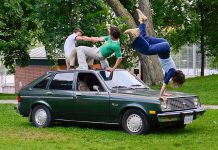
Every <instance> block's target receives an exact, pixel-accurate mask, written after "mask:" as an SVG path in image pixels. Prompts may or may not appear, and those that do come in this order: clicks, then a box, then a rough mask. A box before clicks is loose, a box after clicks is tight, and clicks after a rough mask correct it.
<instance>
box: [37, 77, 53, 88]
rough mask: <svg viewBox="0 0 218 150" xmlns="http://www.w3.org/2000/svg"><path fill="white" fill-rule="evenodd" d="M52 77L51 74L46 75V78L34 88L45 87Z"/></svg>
mask: <svg viewBox="0 0 218 150" xmlns="http://www.w3.org/2000/svg"><path fill="white" fill-rule="evenodd" d="M50 79H51V75H49V76H48V77H46V78H45V79H43V80H42V81H40V82H39V83H37V84H36V85H35V86H34V87H33V88H37V89H45V88H46V86H47V84H48V81H49V80H50Z"/></svg>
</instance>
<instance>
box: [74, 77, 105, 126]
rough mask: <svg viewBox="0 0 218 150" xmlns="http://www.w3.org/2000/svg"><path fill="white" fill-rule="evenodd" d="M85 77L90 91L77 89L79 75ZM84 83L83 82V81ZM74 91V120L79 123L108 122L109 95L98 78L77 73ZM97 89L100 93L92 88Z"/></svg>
mask: <svg viewBox="0 0 218 150" xmlns="http://www.w3.org/2000/svg"><path fill="white" fill-rule="evenodd" d="M82 74H83V75H84V74H85V75H86V76H88V77H89V79H88V87H89V89H90V90H88V91H84V90H80V89H79V87H78V86H79V82H81V81H82V80H81V79H79V78H80V76H81V75H82ZM83 82H84V81H83ZM76 85H77V86H76V91H75V118H76V120H79V121H90V122H108V121H109V94H108V92H107V91H106V90H105V88H104V87H103V85H102V83H101V82H100V80H99V78H98V77H97V75H96V74H94V73H79V74H78V75H77V84H76ZM94 85H96V86H98V87H99V90H100V91H95V90H94V89H93V86H94ZM85 89H86V88H85Z"/></svg>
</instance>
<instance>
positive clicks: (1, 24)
mask: <svg viewBox="0 0 218 150" xmlns="http://www.w3.org/2000/svg"><path fill="white" fill-rule="evenodd" d="M32 4H33V1H31V0H28V1H25V0H16V1H12V0H7V1H6V0H5V1H3V2H1V5H0V55H1V56H3V58H2V61H3V63H4V65H5V67H6V68H8V69H9V73H14V65H15V60H18V61H19V62H20V65H21V66H25V65H27V63H28V60H29V55H28V51H27V50H28V46H29V45H30V44H31V42H32V41H33V38H34V37H35V35H36V33H35V31H36V30H37V20H34V19H33V18H31V15H32V13H33V8H32Z"/></svg>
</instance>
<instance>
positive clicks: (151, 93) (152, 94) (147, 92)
mask: <svg viewBox="0 0 218 150" xmlns="http://www.w3.org/2000/svg"><path fill="white" fill-rule="evenodd" d="M111 92H112V93H117V94H118V93H119V94H128V95H135V96H143V97H144V98H149V99H159V94H160V91H159V90H152V89H116V90H112V91H111ZM168 93H169V94H172V96H169V98H175V97H190V96H194V95H190V94H187V93H182V92H168Z"/></svg>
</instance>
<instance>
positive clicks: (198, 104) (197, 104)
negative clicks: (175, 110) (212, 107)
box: [193, 97, 200, 107]
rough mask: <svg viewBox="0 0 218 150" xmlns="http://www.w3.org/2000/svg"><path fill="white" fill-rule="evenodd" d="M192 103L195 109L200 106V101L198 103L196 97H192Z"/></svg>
mask: <svg viewBox="0 0 218 150" xmlns="http://www.w3.org/2000/svg"><path fill="white" fill-rule="evenodd" d="M193 102H194V105H195V107H198V106H200V101H199V98H198V97H194V98H193Z"/></svg>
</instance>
